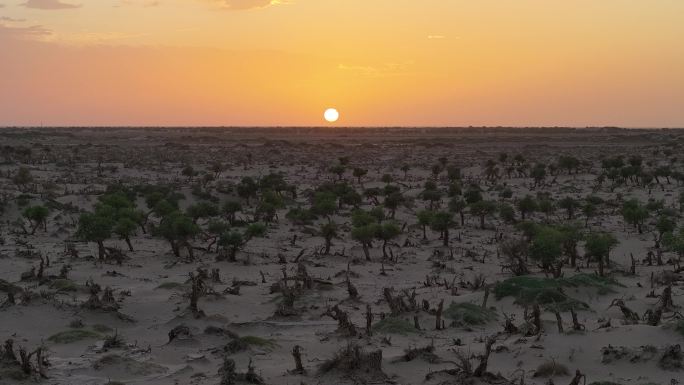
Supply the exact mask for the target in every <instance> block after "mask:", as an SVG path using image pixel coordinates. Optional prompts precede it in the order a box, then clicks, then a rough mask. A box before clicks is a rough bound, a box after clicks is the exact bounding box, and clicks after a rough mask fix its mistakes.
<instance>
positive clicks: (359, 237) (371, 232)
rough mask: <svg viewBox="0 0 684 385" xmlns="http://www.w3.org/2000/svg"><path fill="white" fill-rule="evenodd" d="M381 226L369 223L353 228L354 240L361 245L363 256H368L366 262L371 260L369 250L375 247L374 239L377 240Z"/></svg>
mask: <svg viewBox="0 0 684 385" xmlns="http://www.w3.org/2000/svg"><path fill="white" fill-rule="evenodd" d="M379 226H380V225H379V224H377V223H369V224H365V225H358V226H355V227H353V228H352V231H351V236H352V239H353V240H355V241H357V242H359V243H360V244H361V247H362V248H363V254H364V255H365V256H366V261H370V260H371V258H370V251H369V249H370V248H371V247H373V239H375V235H376V234H377V232H378V228H379Z"/></svg>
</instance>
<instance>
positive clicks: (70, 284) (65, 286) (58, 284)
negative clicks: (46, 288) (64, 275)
mask: <svg viewBox="0 0 684 385" xmlns="http://www.w3.org/2000/svg"><path fill="white" fill-rule="evenodd" d="M50 289H54V290H57V291H77V290H78V285H77V284H76V282H74V281H72V280H70V279H61V278H60V279H55V280H54V281H52V282H50Z"/></svg>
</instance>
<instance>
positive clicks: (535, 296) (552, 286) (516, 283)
mask: <svg viewBox="0 0 684 385" xmlns="http://www.w3.org/2000/svg"><path fill="white" fill-rule="evenodd" d="M613 286H621V285H620V283H619V282H617V281H616V280H614V279H612V278H606V277H599V276H597V275H592V274H576V275H574V276H572V277H569V278H558V279H553V278H541V277H530V276H521V277H513V278H509V279H507V280H505V281H503V282H499V283H497V284H496V286H494V295H495V296H496V298H497V299H501V298H504V297H514V298H515V300H516V303H518V304H521V305H530V304H534V303H538V304H540V305H546V306H547V307H551V308H555V309H557V310H558V311H568V310H569V309H570V308H574V309H578V310H582V309H588V308H589V306H588V305H587V304H586V303H584V302H581V301H578V300H576V299H574V298H572V297H569V296H568V295H567V294H565V292H564V291H563V290H564V289H566V288H593V289H596V290H597V292H598V294H607V293H611V292H614V290H613V288H612V287H613Z"/></svg>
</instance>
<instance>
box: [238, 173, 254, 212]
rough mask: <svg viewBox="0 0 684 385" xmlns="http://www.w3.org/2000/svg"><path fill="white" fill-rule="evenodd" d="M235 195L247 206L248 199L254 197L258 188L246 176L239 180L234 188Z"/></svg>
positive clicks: (252, 180) (251, 179)
mask: <svg viewBox="0 0 684 385" xmlns="http://www.w3.org/2000/svg"><path fill="white" fill-rule="evenodd" d="M236 190H237V194H238V196H239V197H240V198H242V199H244V200H245V202H247V206H249V201H250V198H253V197H255V196H256V194H257V191H258V190H259V186H258V185H257V184H256V182H255V181H254V179H253V178H252V177H249V176H246V177H244V178H242V180H240V183H238V184H237V186H236Z"/></svg>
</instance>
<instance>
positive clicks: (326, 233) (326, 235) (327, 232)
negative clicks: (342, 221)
mask: <svg viewBox="0 0 684 385" xmlns="http://www.w3.org/2000/svg"><path fill="white" fill-rule="evenodd" d="M319 233H320V234H321V236H322V237H323V239H324V240H325V251H324V252H323V254H324V255H328V254H330V247H331V246H332V239H333V238H335V237H337V224H335V222H328V223H324V224H323V225H321V227H320V230H319Z"/></svg>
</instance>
